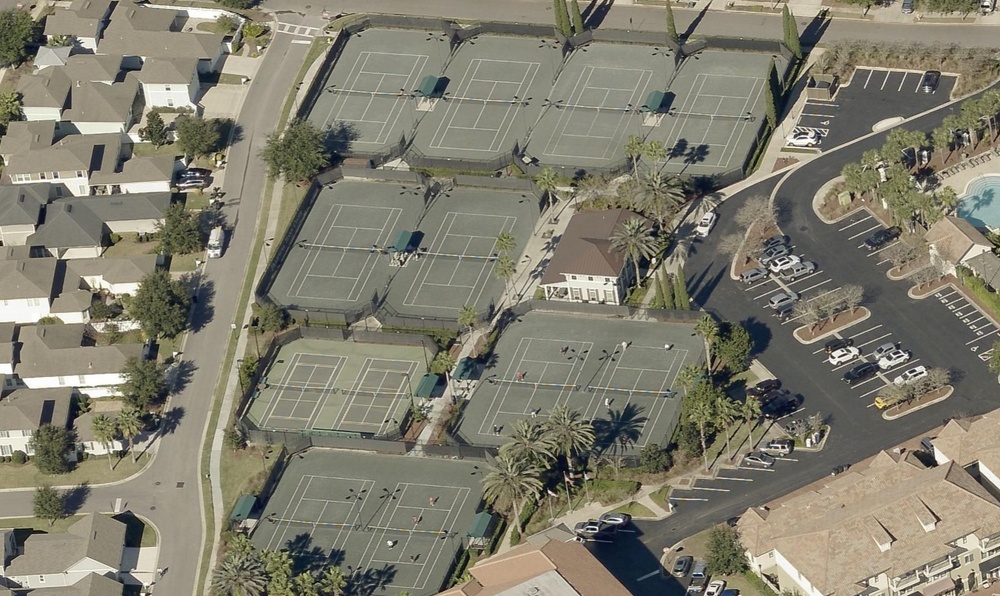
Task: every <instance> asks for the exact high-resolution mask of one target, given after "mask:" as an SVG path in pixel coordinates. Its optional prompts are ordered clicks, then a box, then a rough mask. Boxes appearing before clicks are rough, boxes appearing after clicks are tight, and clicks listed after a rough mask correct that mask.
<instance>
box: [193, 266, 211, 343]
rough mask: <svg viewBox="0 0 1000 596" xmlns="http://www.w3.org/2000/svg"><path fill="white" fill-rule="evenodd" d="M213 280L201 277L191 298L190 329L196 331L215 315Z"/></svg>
mask: <svg viewBox="0 0 1000 596" xmlns="http://www.w3.org/2000/svg"><path fill="white" fill-rule="evenodd" d="M214 298H215V282H213V281H211V280H209V279H203V280H202V282H201V283H200V284H198V286H197V291H196V292H194V294H192V298H191V302H192V304H191V308H192V313H191V325H190V327H191V331H192V332H194V333H197V332H199V331H201V330H202V329H203V328H204V327H205V325H207V324H209V323H210V322H212V319H213V318H214V317H215V304H214V303H213V300H214Z"/></svg>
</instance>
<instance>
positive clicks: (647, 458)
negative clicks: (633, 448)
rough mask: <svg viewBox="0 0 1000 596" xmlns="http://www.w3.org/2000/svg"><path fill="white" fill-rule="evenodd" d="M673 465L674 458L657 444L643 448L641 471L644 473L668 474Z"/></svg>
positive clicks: (640, 456)
mask: <svg viewBox="0 0 1000 596" xmlns="http://www.w3.org/2000/svg"><path fill="white" fill-rule="evenodd" d="M673 465H674V462H673V457H671V456H670V452H669V451H667V450H666V449H664V448H663V447H662V446H660V445H657V444H655V443H650V444H649V445H646V446H645V447H643V448H642V452H641V453H640V454H639V469H641V470H642V471H643V472H648V473H650V474H656V473H658V472H666V471H667V470H669V469H670V467H671V466H673Z"/></svg>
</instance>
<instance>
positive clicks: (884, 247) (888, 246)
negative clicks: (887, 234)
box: [865, 240, 899, 259]
mask: <svg viewBox="0 0 1000 596" xmlns="http://www.w3.org/2000/svg"><path fill="white" fill-rule="evenodd" d="M897 244H899V240H897V241H895V242H893V243H892V244H887V245H885V246H883V247H882V248H880V249H878V250H873V251H871V253H870V254H868V255H867V256H866V257H865V258H868V259H870V258H872V257H873V256H875V255H877V254H878V253H880V252H882V251H883V250H886V249H888V248H892V247H893V246H896V245H897Z"/></svg>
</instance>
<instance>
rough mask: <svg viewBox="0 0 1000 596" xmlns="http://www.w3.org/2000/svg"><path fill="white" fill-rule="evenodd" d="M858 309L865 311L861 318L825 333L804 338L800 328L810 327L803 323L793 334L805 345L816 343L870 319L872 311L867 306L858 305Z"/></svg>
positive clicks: (796, 339)
mask: <svg viewBox="0 0 1000 596" xmlns="http://www.w3.org/2000/svg"><path fill="white" fill-rule="evenodd" d="M858 310H861V311H864V312H862V314H861V317H860V318H857V319H854V320H851V321H849V322H848V323H847V324H845V325H840V326H839V327H834V328H833V329H830V330H829V331H827V332H826V333H824V334H823V335H817V336H816V337H814V338H812V339H802V338H801V337H799V329H806V328H808V327H809V326H808V325H803V326H802V327H799V328H798V329H796V330H795V331H793V332H792V336H793V337H794V338H795V341H797V342H799V343H800V344H803V345H806V346H808V345H810V344H814V343H816V342H818V341H820V340H824V339H826V338H828V337H830V336H831V335H833V334H834V333H839V332H841V331H843V330H844V329H847V328H849V327H853V326H854V325H857V324H858V323H861V322H862V321H866V320H868V319H869V318H870V317H871V316H872V311H870V310H868V309H867V308H865V307H863V306H860V307H858Z"/></svg>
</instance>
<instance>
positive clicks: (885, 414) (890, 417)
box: [882, 385, 955, 421]
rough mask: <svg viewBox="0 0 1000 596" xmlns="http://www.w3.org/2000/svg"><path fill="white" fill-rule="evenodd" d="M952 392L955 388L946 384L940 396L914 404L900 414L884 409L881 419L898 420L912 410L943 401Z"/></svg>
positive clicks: (912, 411)
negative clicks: (944, 391)
mask: <svg viewBox="0 0 1000 596" xmlns="http://www.w3.org/2000/svg"><path fill="white" fill-rule="evenodd" d="M953 393H955V388H954V387H953V386H951V385H948V391H947V392H946V393H945V394H944V395H942V396H941V397H939V398H936V399H932V400H931V401H929V402H927V403H925V404H920V405H918V406H914V407H912V408H910V409H909V410H907V411H905V412H902V413H900V414H895V415H892V414H889V410H886V411H885V412H882V419H883V420H888V421H893V420H898V419H899V418H902V417H903V416H907V415H909V414H912V413H914V412H919V411H920V410H923V409H924V408H929V407H931V406H933V405H934V404H936V403H940V402H943V401H944V400H946V399H948V398H949V397H951V396H952V394H953Z"/></svg>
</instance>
